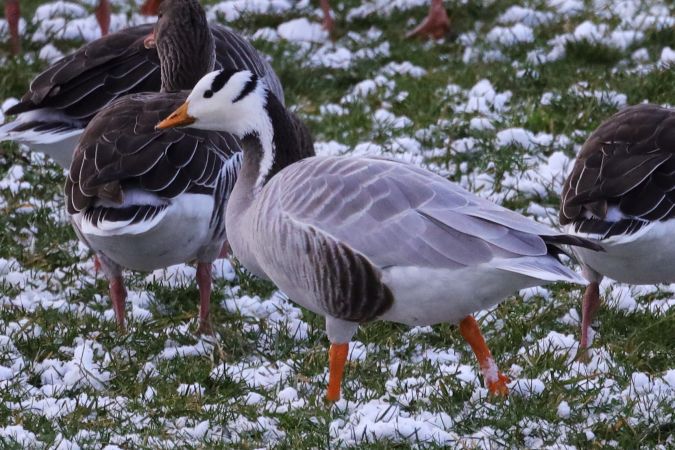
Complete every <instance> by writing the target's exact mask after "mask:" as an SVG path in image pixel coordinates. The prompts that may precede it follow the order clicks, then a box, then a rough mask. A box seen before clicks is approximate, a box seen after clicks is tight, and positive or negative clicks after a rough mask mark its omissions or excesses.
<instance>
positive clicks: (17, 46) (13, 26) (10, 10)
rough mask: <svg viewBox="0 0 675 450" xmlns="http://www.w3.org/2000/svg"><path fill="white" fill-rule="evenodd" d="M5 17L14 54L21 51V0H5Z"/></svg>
mask: <svg viewBox="0 0 675 450" xmlns="http://www.w3.org/2000/svg"><path fill="white" fill-rule="evenodd" d="M5 18H6V19H7V24H8V25H9V44H10V49H11V52H12V55H15V56H16V55H18V54H19V53H21V39H20V38H19V19H20V18H21V8H20V7H19V0H5Z"/></svg>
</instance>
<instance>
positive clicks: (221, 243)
mask: <svg viewBox="0 0 675 450" xmlns="http://www.w3.org/2000/svg"><path fill="white" fill-rule="evenodd" d="M160 10H161V12H162V13H163V14H162V16H161V18H160V19H159V20H158V22H157V26H156V45H157V50H158V55H159V59H160V65H161V67H162V92H159V93H137V94H131V95H128V96H125V97H122V98H120V99H118V100H116V101H114V102H113V103H112V104H110V105H109V106H107V107H105V108H103V109H102V110H101V111H99V112H98V114H96V116H95V117H94V118H93V119H92V120H91V121H90V122H89V124H88V125H87V127H86V128H85V130H84V132H83V133H82V136H81V139H80V141H79V143H78V144H77V146H76V148H75V152H74V157H73V162H72V164H71V166H70V171H69V175H68V177H67V180H66V184H65V195H66V206H67V211H68V214H69V215H70V217H71V219H72V223H73V225H74V228H75V231H76V233H77V235H78V237H79V238H80V239H81V240H82V241H83V242H84V243H86V244H87V245H88V246H89V247H90V248H91V249H92V250H93V251H94V252H95V254H96V256H97V259H98V261H99V263H100V266H101V268H102V269H103V272H104V273H105V275H106V277H107V278H108V280H109V287H110V298H111V300H112V303H113V310H114V312H115V316H116V319H117V322H118V324H119V326H120V328H124V325H125V315H124V302H125V299H126V291H125V288H124V282H123V278H122V271H123V269H125V268H126V269H132V270H139V271H152V270H155V269H158V268H163V267H167V266H169V265H173V264H178V263H184V262H192V261H196V262H197V274H196V276H197V284H198V287H199V298H200V312H199V318H200V320H199V331H200V332H204V333H206V332H209V331H210V322H209V301H210V292H211V263H212V262H213V260H215V259H216V258H217V257H219V256H224V255H223V254H222V252H221V250H222V249H224V248H226V247H225V239H226V234H225V219H224V212H225V209H224V208H225V205H226V204H227V199H228V196H229V192H230V191H231V189H232V186H233V185H234V180H235V179H236V175H237V172H238V170H239V164H240V161H241V152H240V145H239V143H238V142H237V141H236V140H235V139H234V138H233V137H232V136H231V135H228V134H225V133H219V132H200V131H197V132H196V131H188V132H185V131H178V130H170V131H156V130H155V129H154V125H155V124H156V123H157V121H158V120H159V119H160V117H161V116H162V115H163V114H164V115H166V114H167V113H169V112H171V111H172V110H173V109H175V107H176V106H177V105H179V104H181V103H182V102H183V101H184V100H185V97H186V95H187V92H167V91H173V90H176V89H180V88H182V87H186V88H187V87H189V86H192V85H194V83H195V82H196V81H197V80H199V78H200V77H201V76H202V75H204V74H206V73H208V72H209V71H211V70H212V69H213V65H214V57H213V53H214V39H213V36H212V34H211V32H210V31H209V27H208V25H207V22H206V15H205V13H204V10H203V8H202V7H201V5H200V4H199V2H198V1H197V0H165V1H164V2H162V5H161V6H160ZM249 65H250V66H253V65H254V64H249ZM267 78H268V79H269V78H270V77H267ZM274 80H276V78H272V81H274ZM273 95H275V98H276V94H273ZM293 120H294V124H296V125H297V126H299V127H304V125H302V124H301V123H300V122H299V120H298V119H297V118H295V116H294V119H293ZM302 132H303V133H308V131H307V130H306V129H304V128H303V130H302ZM307 142H308V143H307V144H304V145H303V147H302V149H303V151H305V152H307V153H308V154H309V153H313V146H312V145H311V139H310V138H307ZM298 157H299V156H298Z"/></svg>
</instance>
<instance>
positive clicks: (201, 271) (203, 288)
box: [197, 262, 213, 334]
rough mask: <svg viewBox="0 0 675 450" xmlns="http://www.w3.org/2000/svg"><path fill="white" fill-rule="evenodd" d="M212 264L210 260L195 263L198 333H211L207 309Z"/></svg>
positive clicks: (209, 304)
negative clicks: (197, 293)
mask: <svg viewBox="0 0 675 450" xmlns="http://www.w3.org/2000/svg"><path fill="white" fill-rule="evenodd" d="M212 269H213V264H212V263H211V262H200V263H197V287H198V288H199V328H198V329H197V333H199V334H213V328H212V327H211V317H210V314H209V310H210V308H211V286H212V283H213V279H212V278H211V271H212Z"/></svg>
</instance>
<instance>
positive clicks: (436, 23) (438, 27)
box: [320, 0, 450, 39]
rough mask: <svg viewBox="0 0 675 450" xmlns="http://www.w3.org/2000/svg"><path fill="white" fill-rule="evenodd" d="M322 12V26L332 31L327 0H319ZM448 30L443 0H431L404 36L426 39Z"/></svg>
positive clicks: (438, 35)
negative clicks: (424, 11) (426, 9)
mask: <svg viewBox="0 0 675 450" xmlns="http://www.w3.org/2000/svg"><path fill="white" fill-rule="evenodd" d="M320 5H321V11H322V12H323V27H324V29H326V31H328V32H329V33H332V32H333V29H334V27H335V23H334V20H333V17H332V15H331V8H330V3H329V0H321V1H320ZM449 32H450V19H448V13H447V12H446V11H445V8H444V7H443V0H431V4H430V5H429V12H428V13H427V17H426V18H425V19H424V20H423V21H422V23H420V24H419V25H418V26H416V27H415V28H414V29H412V30H410V31H409V32H408V33H406V37H408V38H412V37H422V38H428V39H441V38H443V37H444V36H446V35H447V34H448V33H449Z"/></svg>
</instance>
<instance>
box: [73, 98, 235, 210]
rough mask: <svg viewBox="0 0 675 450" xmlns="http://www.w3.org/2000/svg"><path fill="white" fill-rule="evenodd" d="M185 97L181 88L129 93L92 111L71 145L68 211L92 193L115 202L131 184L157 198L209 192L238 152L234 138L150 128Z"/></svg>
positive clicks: (78, 207) (85, 205)
mask: <svg viewBox="0 0 675 450" xmlns="http://www.w3.org/2000/svg"><path fill="white" fill-rule="evenodd" d="M186 97H187V92H178V93H162V94H160V93H147V94H134V95H130V96H126V97H124V98H122V99H120V100H118V101H116V102H115V103H113V104H112V105H110V106H109V107H108V108H106V109H105V110H103V111H102V112H101V113H100V114H98V115H97V116H96V117H95V118H94V119H93V120H92V121H91V122H90V124H89V126H88V127H87V129H86V130H85V132H84V134H83V135H82V138H81V139H80V144H79V145H78V147H77V149H76V150H75V154H74V157H73V163H72V165H71V168H70V174H69V177H68V179H67V180H66V186H65V192H66V197H67V201H66V205H67V208H68V212H69V213H70V214H75V213H77V212H79V211H82V210H84V209H86V208H88V207H90V206H92V205H93V203H94V201H95V199H96V198H101V199H107V200H110V201H114V202H116V203H120V202H121V201H122V199H123V197H124V191H125V189H126V188H131V187H135V188H143V189H145V190H148V191H151V192H154V193H155V194H157V195H158V196H160V197H162V198H174V197H176V196H178V195H179V194H181V193H183V192H199V193H209V192H213V190H214V189H215V188H216V185H217V183H218V176H219V174H220V172H221V170H222V169H223V167H224V165H225V164H227V163H228V160H229V159H230V158H231V157H232V155H233V154H234V153H235V152H238V151H240V145H239V143H238V141H237V140H236V139H235V138H234V137H232V136H231V135H229V134H226V133H217V132H212V131H200V130H193V129H188V128H185V129H177V128H176V129H171V130H155V129H154V127H155V124H157V123H158V122H159V121H160V120H161V119H162V118H163V117H165V116H166V115H168V114H169V113H171V111H173V110H175V109H176V108H177V107H178V106H180V104H181V103H182V102H184V101H185V98H186ZM237 169H238V167H235V168H233V173H232V178H233V179H234V176H236V170H237Z"/></svg>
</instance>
